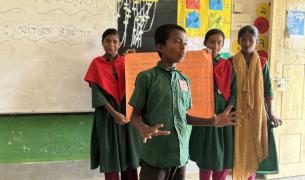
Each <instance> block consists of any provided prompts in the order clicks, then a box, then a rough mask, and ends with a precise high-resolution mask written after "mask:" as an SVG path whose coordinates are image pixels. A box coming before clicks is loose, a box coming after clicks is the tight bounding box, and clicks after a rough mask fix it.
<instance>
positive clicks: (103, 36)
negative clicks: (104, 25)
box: [102, 28, 119, 42]
mask: <svg viewBox="0 0 305 180" xmlns="http://www.w3.org/2000/svg"><path fill="white" fill-rule="evenodd" d="M108 35H117V36H119V32H118V31H117V30H116V29H114V28H109V29H106V30H105V31H104V33H103V35H102V42H104V39H105V38H106V36H108Z"/></svg>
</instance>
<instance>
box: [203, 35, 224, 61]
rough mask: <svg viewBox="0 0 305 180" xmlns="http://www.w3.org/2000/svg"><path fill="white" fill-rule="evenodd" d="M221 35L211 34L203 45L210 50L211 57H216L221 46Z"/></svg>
mask: <svg viewBox="0 0 305 180" xmlns="http://www.w3.org/2000/svg"><path fill="white" fill-rule="evenodd" d="M223 41H224V39H223V36H222V35H221V34H213V35H211V36H210V37H209V38H208V39H207V41H206V42H205V43H204V45H205V46H206V47H207V48H208V49H211V50H212V56H213V58H215V57H217V56H218V54H219V53H220V51H221V49H222V47H223Z"/></svg>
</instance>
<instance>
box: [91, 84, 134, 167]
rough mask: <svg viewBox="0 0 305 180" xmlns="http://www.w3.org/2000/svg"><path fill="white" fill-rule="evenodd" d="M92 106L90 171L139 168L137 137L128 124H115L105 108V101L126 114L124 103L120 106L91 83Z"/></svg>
mask: <svg viewBox="0 0 305 180" xmlns="http://www.w3.org/2000/svg"><path fill="white" fill-rule="evenodd" d="M91 88H92V106H93V107H94V108H95V113H94V120H93V126H92V133H91V169H96V168H98V167H99V166H100V172H111V171H117V172H120V171H124V170H126V169H127V168H132V169H134V168H137V167H139V157H138V154H139V153H138V151H139V144H140V142H139V137H138V134H137V133H136V131H135V129H134V128H133V127H132V126H131V124H130V123H128V124H126V125H123V126H121V125H118V124H116V123H115V121H114V119H113V117H112V116H111V115H110V114H109V113H108V111H107V110H105V109H104V107H102V106H104V105H105V104H106V103H107V102H108V103H109V104H110V105H112V107H113V108H114V109H115V110H116V111H118V112H121V113H123V114H125V100H124V101H123V102H122V104H121V105H120V106H118V105H117V104H116V103H115V100H114V99H113V98H112V96H109V95H106V94H105V93H104V92H103V90H102V89H101V88H100V87H99V86H98V85H97V84H92V85H91Z"/></svg>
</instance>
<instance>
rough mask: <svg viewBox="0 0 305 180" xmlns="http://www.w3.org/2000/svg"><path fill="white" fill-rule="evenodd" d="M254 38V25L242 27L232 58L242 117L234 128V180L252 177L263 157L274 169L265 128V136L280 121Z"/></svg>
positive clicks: (273, 145) (266, 66) (273, 149)
mask: <svg viewBox="0 0 305 180" xmlns="http://www.w3.org/2000/svg"><path fill="white" fill-rule="evenodd" d="M257 39H258V30H257V29H256V28H255V27H254V26H244V27H242V28H241V29H240V30H239V32H238V43H239V45H240V47H241V51H240V52H239V53H238V54H236V55H235V56H234V57H233V66H234V68H235V71H236V77H237V102H236V108H237V110H241V111H242V113H243V116H244V117H243V119H241V120H240V122H239V124H241V126H237V127H235V144H234V167H233V179H234V180H245V179H254V178H255V172H256V171H257V170H258V168H259V166H260V162H262V161H263V160H265V159H266V158H267V157H268V160H269V159H271V160H272V163H269V164H270V166H271V169H273V170H274V172H275V173H277V171H278V166H277V158H276V149H275V143H274V137H273V134H272V131H269V139H268V123H269V124H270V127H272V126H274V127H276V126H278V125H280V124H281V120H280V119H279V118H278V117H277V116H276V115H274V113H273V111H272V103H271V102H272V99H273V98H272V97H273V93H272V88H271V80H270V75H269V70H268V65H267V63H266V58H263V57H260V56H259V55H258V54H257V52H256V51H255V47H256V44H257ZM265 105H266V108H265ZM268 116H269V118H270V120H268V118H267V117H268ZM267 121H269V122H267ZM270 137H271V138H272V139H270ZM272 140H273V141H272ZM268 142H269V143H268ZM272 142H273V143H272ZM270 143H271V144H270ZM268 144H269V145H268ZM268 149H269V152H268ZM268 153H269V154H268ZM272 155H273V156H272ZM269 156H270V157H269ZM271 156H272V158H271Z"/></svg>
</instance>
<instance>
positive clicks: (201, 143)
mask: <svg viewBox="0 0 305 180" xmlns="http://www.w3.org/2000/svg"><path fill="white" fill-rule="evenodd" d="M214 98H215V105H214V107H215V113H221V112H223V110H224V109H225V108H226V106H227V103H226V101H225V99H224V98H223V96H222V95H221V94H218V93H214ZM233 135H234V129H233V127H232V126H226V127H199V126H193V129H192V133H191V137H190V144H189V150H190V159H191V160H192V161H194V162H196V164H197V165H198V167H199V168H200V169H206V170H215V171H221V170H224V169H232V167H233V153H234V149H233V147H234V137H233Z"/></svg>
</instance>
